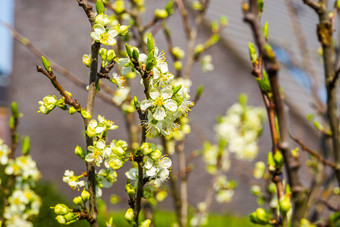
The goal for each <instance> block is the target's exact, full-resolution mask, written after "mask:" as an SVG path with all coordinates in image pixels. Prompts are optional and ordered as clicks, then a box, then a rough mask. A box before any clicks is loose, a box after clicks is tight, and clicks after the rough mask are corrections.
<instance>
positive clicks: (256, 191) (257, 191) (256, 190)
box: [250, 185, 262, 196]
mask: <svg viewBox="0 0 340 227" xmlns="http://www.w3.org/2000/svg"><path fill="white" fill-rule="evenodd" d="M250 192H251V193H252V194H253V195H255V196H260V195H261V194H262V193H261V189H260V187H259V186H258V185H253V186H252V187H251V188H250Z"/></svg>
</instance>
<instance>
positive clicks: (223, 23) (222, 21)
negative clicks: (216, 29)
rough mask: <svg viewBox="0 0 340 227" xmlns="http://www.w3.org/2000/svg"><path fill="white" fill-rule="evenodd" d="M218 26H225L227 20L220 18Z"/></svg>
mask: <svg viewBox="0 0 340 227" xmlns="http://www.w3.org/2000/svg"><path fill="white" fill-rule="evenodd" d="M220 24H221V26H226V25H227V24H228V18H227V17H224V16H222V17H220Z"/></svg>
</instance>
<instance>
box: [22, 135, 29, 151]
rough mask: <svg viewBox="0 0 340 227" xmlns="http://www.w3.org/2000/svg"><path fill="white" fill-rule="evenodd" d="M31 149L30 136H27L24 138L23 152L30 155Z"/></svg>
mask: <svg viewBox="0 0 340 227" xmlns="http://www.w3.org/2000/svg"><path fill="white" fill-rule="evenodd" d="M30 149H31V145H30V138H29V137H28V136H25V137H23V138H22V154H23V155H28V154H29V153H30Z"/></svg>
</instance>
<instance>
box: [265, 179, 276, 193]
mask: <svg viewBox="0 0 340 227" xmlns="http://www.w3.org/2000/svg"><path fill="white" fill-rule="evenodd" d="M267 188H268V191H269V192H270V193H271V194H276V191H277V188H276V185H275V184H274V183H273V182H271V183H270V184H269V185H268V187H267Z"/></svg>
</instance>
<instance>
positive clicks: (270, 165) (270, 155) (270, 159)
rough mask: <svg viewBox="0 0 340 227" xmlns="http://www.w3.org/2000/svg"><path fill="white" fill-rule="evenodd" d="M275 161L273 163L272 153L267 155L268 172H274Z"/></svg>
mask: <svg viewBox="0 0 340 227" xmlns="http://www.w3.org/2000/svg"><path fill="white" fill-rule="evenodd" d="M275 169H276V168H275V161H274V156H273V153H272V152H269V153H268V170H269V171H271V172H273V171H275Z"/></svg>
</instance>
